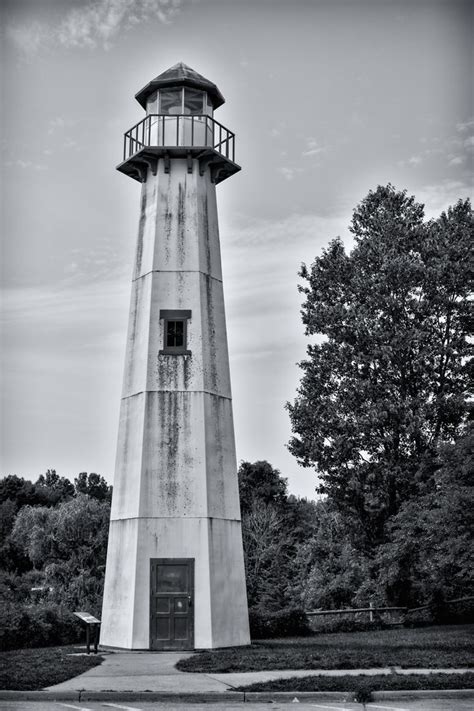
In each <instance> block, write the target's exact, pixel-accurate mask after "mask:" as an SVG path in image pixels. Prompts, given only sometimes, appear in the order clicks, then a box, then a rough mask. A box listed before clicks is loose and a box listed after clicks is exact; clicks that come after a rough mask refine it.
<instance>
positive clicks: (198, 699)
mask: <svg viewBox="0 0 474 711" xmlns="http://www.w3.org/2000/svg"><path fill="white" fill-rule="evenodd" d="M295 697H296V698H297V699H299V700H300V701H310V702H311V701H333V702H337V701H342V702H348V701H354V692H351V691H302V692H298V691H275V692H274V693H272V692H270V691H246V692H243V691H240V692H239V691H214V692H204V693H203V692H189V693H186V692H183V693H181V692H177V693H173V692H163V691H56V692H55V691H8V690H3V691H2V690H0V701H79V702H81V701H82V702H84V701H153V702H156V701H169V702H176V703H178V702H179V703H188V704H190V703H221V702H223V701H234V702H236V703H249V702H259V701H260V702H264V703H265V702H266V703H269V702H271V701H293V699H294V698H295ZM372 698H373V700H374V701H382V700H383V701H396V700H402V699H404V700H406V701H408V700H410V701H423V700H426V699H438V698H440V699H467V698H472V699H474V689H423V690H413V691H408V690H403V691H374V692H372Z"/></svg>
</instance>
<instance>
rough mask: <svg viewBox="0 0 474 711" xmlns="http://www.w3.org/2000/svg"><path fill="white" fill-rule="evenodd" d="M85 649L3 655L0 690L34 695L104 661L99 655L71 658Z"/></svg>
mask: <svg viewBox="0 0 474 711" xmlns="http://www.w3.org/2000/svg"><path fill="white" fill-rule="evenodd" d="M83 651H84V648H83V647H69V646H68V647H41V648H39V649H13V650H11V651H10V652H0V689H12V690H13V689H17V690H21V691H31V690H34V689H43V688H44V687H45V686H51V685H52V684H59V683H60V682H61V681H66V679H71V678H72V677H73V676H77V675H78V674H82V672H85V671H87V670H88V669H90V668H91V667H95V666H97V665H98V664H100V663H101V662H102V661H103V657H101V656H100V655H98V654H89V655H86V656H81V657H73V656H70V655H71V654H72V653H74V652H83Z"/></svg>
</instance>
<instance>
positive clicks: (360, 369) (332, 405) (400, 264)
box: [287, 185, 472, 549]
mask: <svg viewBox="0 0 474 711" xmlns="http://www.w3.org/2000/svg"><path fill="white" fill-rule="evenodd" d="M351 231H352V233H353V235H354V241H355V246H354V249H353V250H352V252H351V253H350V254H346V252H345V249H344V246H343V244H342V242H341V240H339V239H336V240H334V241H333V242H331V244H330V246H329V248H328V249H327V250H326V251H324V253H323V254H322V256H321V257H318V258H317V259H316V260H315V261H314V263H313V264H312V266H311V268H308V267H306V266H305V265H303V267H302V269H301V272H300V276H301V277H302V278H303V279H304V281H305V282H306V285H305V286H302V287H300V291H301V292H302V293H303V294H304V296H305V301H304V303H303V307H302V317H303V323H304V324H305V327H306V333H307V335H309V336H317V337H318V338H319V340H318V342H316V343H312V344H311V345H309V346H308V357H307V359H306V360H304V361H303V362H302V363H300V367H301V368H302V370H303V376H302V379H301V383H300V386H299V389H298V395H297V397H296V399H295V401H294V403H293V404H288V405H287V407H288V410H289V413H290V418H291V422H292V428H293V433H294V436H293V437H292V439H291V441H290V444H289V448H290V451H291V452H292V453H293V454H294V455H295V456H296V457H297V459H298V461H299V462H300V463H301V464H302V465H303V466H307V467H308V466H315V467H316V468H317V471H318V473H319V475H320V481H321V484H320V487H319V490H320V492H321V493H324V494H327V495H328V496H329V498H330V500H331V501H332V502H333V503H334V505H335V506H336V507H337V508H338V510H339V511H341V512H343V513H344V515H345V516H347V517H349V518H350V519H351V521H352V522H353V532H354V539H355V537H357V536H358V537H359V539H360V541H359V543H360V545H362V546H364V545H365V546H367V547H368V549H370V548H373V547H374V546H375V545H377V544H379V543H381V542H383V541H384V540H386V535H387V529H386V524H387V521H388V520H389V519H390V518H391V517H393V516H395V515H396V514H397V513H398V512H399V511H400V508H401V506H402V504H403V503H404V502H405V501H407V500H408V499H411V498H413V497H416V496H420V495H422V493H424V492H425V491H426V490H427V489H426V487H428V488H429V487H430V486H431V485H432V482H433V473H434V470H435V465H434V461H435V458H436V452H437V448H438V446H439V445H440V444H442V443H443V442H446V443H449V442H453V441H454V440H455V439H456V438H457V437H458V436H459V435H460V434H462V431H463V427H464V426H465V423H466V420H467V416H468V402H469V384H470V376H471V375H472V369H471V365H470V356H471V354H472V345H471V343H470V341H469V334H470V330H469V316H470V302H469V298H468V297H469V293H470V291H469V290H470V287H471V283H472V259H471V240H472V211H471V206H470V203H469V201H468V200H466V201H459V202H458V203H457V204H456V205H455V206H454V207H452V208H449V210H448V211H447V212H446V213H443V214H442V215H441V216H440V218H439V219H437V220H432V221H429V222H425V221H424V213H423V206H422V205H420V204H418V203H416V202H415V200H414V198H413V197H409V196H408V195H407V194H406V191H403V192H398V191H396V190H395V189H394V188H393V187H392V186H391V185H388V186H386V187H381V186H379V187H378V188H377V189H376V190H375V191H373V192H369V194H368V196H367V197H366V198H365V199H364V200H363V201H362V202H361V204H360V205H359V206H358V207H357V208H356V209H355V211H354V214H353V218H352V224H351Z"/></svg>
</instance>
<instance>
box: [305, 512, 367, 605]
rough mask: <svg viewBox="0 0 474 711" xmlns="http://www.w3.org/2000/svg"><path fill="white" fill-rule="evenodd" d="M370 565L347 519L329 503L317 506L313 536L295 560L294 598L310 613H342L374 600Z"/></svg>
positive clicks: (308, 539)
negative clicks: (354, 538)
mask: <svg viewBox="0 0 474 711" xmlns="http://www.w3.org/2000/svg"><path fill="white" fill-rule="evenodd" d="M369 569H370V561H369V560H368V558H367V557H366V556H365V555H364V553H363V552H362V551H360V550H357V549H356V548H355V547H354V545H353V543H352V542H351V540H350V535H349V531H348V527H347V523H346V521H345V519H344V517H343V516H342V515H341V514H340V513H339V512H338V511H337V510H336V509H335V507H334V506H333V505H331V503H330V502H329V501H328V500H325V501H324V500H322V501H318V502H317V504H316V505H315V512H314V524H313V533H312V535H311V536H309V537H308V538H307V539H306V540H305V541H303V542H302V543H301V545H300V546H299V547H298V549H297V552H296V556H295V558H294V560H293V570H294V595H295V599H297V600H298V601H299V602H300V604H301V605H302V606H303V607H304V609H306V610H314V609H317V608H320V609H321V608H322V609H336V610H337V609H339V608H342V607H348V606H349V607H350V606H353V605H356V604H358V603H360V602H362V604H363V606H365V605H367V600H368V598H369V597H370V599H373V591H372V590H369V589H368V586H367V581H368V580H369Z"/></svg>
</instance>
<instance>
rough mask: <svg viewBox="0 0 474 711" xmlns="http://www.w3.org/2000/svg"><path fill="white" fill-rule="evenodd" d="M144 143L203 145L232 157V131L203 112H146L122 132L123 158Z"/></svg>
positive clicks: (160, 145) (180, 146) (233, 155)
mask: <svg viewBox="0 0 474 711" xmlns="http://www.w3.org/2000/svg"><path fill="white" fill-rule="evenodd" d="M147 147H163V148H165V147H169V148H176V147H179V148H200V147H202V148H206V147H207V148H213V149H214V150H216V151H218V152H219V153H220V154H221V155H223V156H225V157H226V158H228V159H229V160H231V161H235V134H234V133H232V131H229V130H228V129H227V128H226V127H225V126H223V125H222V124H220V123H219V121H216V120H215V119H213V118H211V117H210V116H207V115H206V114H202V115H194V114H192V115H189V114H176V115H173V116H170V115H168V114H149V115H148V116H146V117H145V118H144V119H143V120H142V121H139V123H137V124H135V126H132V128H131V129H130V130H129V131H127V132H126V133H125V134H124V142H123V159H124V160H127V159H128V158H131V157H132V156H133V155H135V153H138V151H140V150H141V149H142V148H147Z"/></svg>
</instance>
